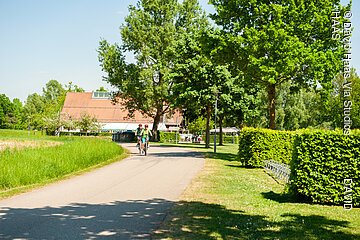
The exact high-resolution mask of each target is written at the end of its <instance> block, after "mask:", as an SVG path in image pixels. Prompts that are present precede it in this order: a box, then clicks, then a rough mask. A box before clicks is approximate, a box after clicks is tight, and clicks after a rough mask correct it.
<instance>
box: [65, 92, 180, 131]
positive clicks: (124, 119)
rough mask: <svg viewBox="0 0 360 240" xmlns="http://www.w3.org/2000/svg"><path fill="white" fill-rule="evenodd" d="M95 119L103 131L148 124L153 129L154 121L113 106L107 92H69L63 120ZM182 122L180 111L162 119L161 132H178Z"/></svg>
mask: <svg viewBox="0 0 360 240" xmlns="http://www.w3.org/2000/svg"><path fill="white" fill-rule="evenodd" d="M85 113H86V114H89V115H90V116H93V117H95V118H96V119H97V120H98V122H99V123H101V125H102V131H110V132H115V131H120V130H135V129H136V128H137V126H138V124H140V123H141V124H143V125H144V124H148V125H149V128H150V129H151V128H152V125H153V119H152V118H149V117H146V116H143V115H142V114H141V113H140V112H138V111H136V112H135V113H134V117H133V118H129V117H128V111H127V110H126V109H125V108H124V106H122V105H121V104H119V103H118V104H113V102H112V101H111V99H110V93H107V92H82V93H78V92H69V93H67V94H66V98H65V102H64V107H63V109H62V111H61V117H62V118H63V119H68V118H71V119H73V120H79V119H80V118H81V115H82V114H85ZM181 122H182V116H181V114H180V113H179V111H176V112H175V113H174V114H172V115H170V114H168V115H167V116H166V115H165V116H164V117H162V118H161V119H160V123H159V127H158V129H159V130H161V131H173V130H177V129H178V127H179V125H180V123H181Z"/></svg>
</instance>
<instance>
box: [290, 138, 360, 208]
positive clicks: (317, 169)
mask: <svg viewBox="0 0 360 240" xmlns="http://www.w3.org/2000/svg"><path fill="white" fill-rule="evenodd" d="M345 179H351V182H352V183H351V184H349V185H345V184H344V181H345V183H350V180H345ZM290 184H291V185H290V190H292V191H293V192H294V193H297V194H300V195H302V196H305V197H307V198H310V200H311V201H312V202H315V203H331V204H343V203H344V200H349V199H348V198H349V197H350V196H351V198H352V201H353V204H354V206H360V136H359V135H344V134H343V133H342V132H334V131H314V132H311V133H302V134H298V135H297V136H296V138H295V140H294V151H293V156H292V162H291V177H290ZM345 186H346V187H349V189H347V190H348V191H347V192H345ZM344 198H345V199H344Z"/></svg>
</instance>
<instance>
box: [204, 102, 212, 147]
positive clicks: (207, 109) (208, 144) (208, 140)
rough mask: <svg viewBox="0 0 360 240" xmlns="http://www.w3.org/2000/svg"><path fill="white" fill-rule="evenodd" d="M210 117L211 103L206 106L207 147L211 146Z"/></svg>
mask: <svg viewBox="0 0 360 240" xmlns="http://www.w3.org/2000/svg"><path fill="white" fill-rule="evenodd" d="M210 117H211V107H210V105H207V106H206V137H205V148H210Z"/></svg>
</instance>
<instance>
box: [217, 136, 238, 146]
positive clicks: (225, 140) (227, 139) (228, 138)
mask: <svg viewBox="0 0 360 240" xmlns="http://www.w3.org/2000/svg"><path fill="white" fill-rule="evenodd" d="M219 141H220V134H216V142H217V143H219ZM210 143H214V135H210ZM223 143H224V144H225V143H228V144H232V143H233V136H229V135H223ZM234 144H239V136H234Z"/></svg>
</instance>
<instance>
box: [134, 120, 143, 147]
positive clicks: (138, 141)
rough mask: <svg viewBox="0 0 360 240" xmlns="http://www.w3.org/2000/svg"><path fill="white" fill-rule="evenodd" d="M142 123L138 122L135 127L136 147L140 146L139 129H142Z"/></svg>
mask: <svg viewBox="0 0 360 240" xmlns="http://www.w3.org/2000/svg"><path fill="white" fill-rule="evenodd" d="M142 129H143V128H142V124H141V123H140V124H139V127H138V128H137V129H136V133H135V134H136V138H137V145H136V147H140V141H141V131H142Z"/></svg>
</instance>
